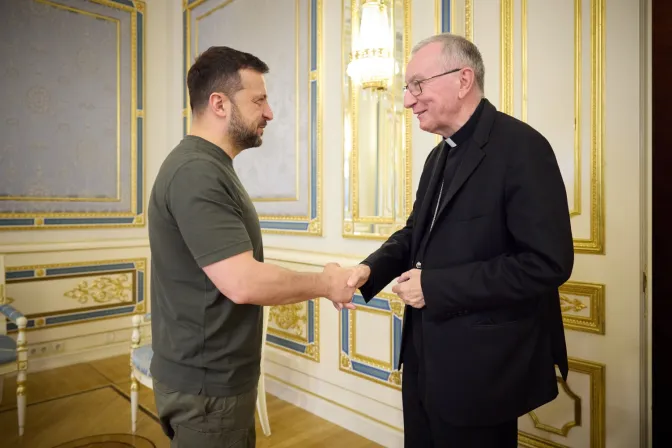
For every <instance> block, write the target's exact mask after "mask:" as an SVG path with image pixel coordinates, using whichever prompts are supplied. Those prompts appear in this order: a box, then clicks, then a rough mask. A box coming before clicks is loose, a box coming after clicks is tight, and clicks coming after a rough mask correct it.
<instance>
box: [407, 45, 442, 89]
mask: <svg viewBox="0 0 672 448" xmlns="http://www.w3.org/2000/svg"><path fill="white" fill-rule="evenodd" d="M441 64H442V58H441V45H440V44H439V43H438V42H436V43H431V44H429V45H426V46H424V47H422V48H421V49H419V50H418V51H417V52H416V53H415V54H414V55H413V56H412V57H411V60H410V61H409V62H408V66H407V67H406V79H407V80H408V81H413V80H416V79H422V78H425V77H427V76H430V75H431V74H433V72H435V71H436V70H437V68H438V67H440V66H441Z"/></svg>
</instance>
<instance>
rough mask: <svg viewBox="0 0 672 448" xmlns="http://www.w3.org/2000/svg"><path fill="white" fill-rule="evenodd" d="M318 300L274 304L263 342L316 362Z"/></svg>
mask: <svg viewBox="0 0 672 448" xmlns="http://www.w3.org/2000/svg"><path fill="white" fill-rule="evenodd" d="M319 317H320V301H319V299H314V300H309V301H307V302H302V303H295V304H291V305H281V306H274V307H272V308H271V312H270V316H269V319H268V335H267V336H266V342H267V343H268V344H269V345H270V346H272V347H276V348H279V349H281V350H285V351H288V352H290V353H294V354H298V355H300V356H303V357H305V358H308V359H311V360H313V361H316V362H320V328H319V321H320V319H319Z"/></svg>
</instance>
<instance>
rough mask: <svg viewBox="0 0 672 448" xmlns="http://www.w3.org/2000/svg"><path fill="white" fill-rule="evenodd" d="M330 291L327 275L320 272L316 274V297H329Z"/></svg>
mask: <svg viewBox="0 0 672 448" xmlns="http://www.w3.org/2000/svg"><path fill="white" fill-rule="evenodd" d="M330 289H331V281H330V278H329V274H327V273H326V272H320V273H319V274H317V295H319V296H320V297H329V293H330Z"/></svg>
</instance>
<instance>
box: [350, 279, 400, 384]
mask: <svg viewBox="0 0 672 448" xmlns="http://www.w3.org/2000/svg"><path fill="white" fill-rule="evenodd" d="M374 299H383V300H387V301H388V303H389V308H390V309H389V311H388V310H382V309H376V308H373V307H371V306H368V305H359V306H358V307H357V309H356V310H347V315H348V336H347V341H348V347H347V349H348V354H346V353H345V352H344V347H343V323H342V321H341V320H342V319H343V315H344V314H343V312H341V313H339V325H338V333H339V338H338V340H339V342H338V343H339V353H340V362H339V370H341V371H343V372H346V373H348V374H350V375H354V376H356V377H359V378H362V379H365V380H367V381H372V382H375V383H377V384H382V385H384V386H387V387H390V388H392V389H396V390H401V375H402V373H401V372H400V371H399V370H396V366H395V363H394V355H395V353H394V350H395V346H394V345H395V341H394V319H395V318H398V319H400V320H403V310H404V307H403V305H401V304H400V303H399V302H400V300H399V298H398V297H397V296H396V294H391V293H387V292H381V293H379V294H378V295H377V296H376V297H375V298H374ZM357 312H365V313H370V314H376V315H382V316H386V317H389V318H390V347H389V349H390V361H389V362H387V361H382V360H380V359H375V358H373V357H370V356H366V355H361V354H358V353H357V324H356V313H357ZM399 343H400V344H401V332H400V335H399ZM352 361H355V362H357V363H360V364H364V365H366V366H369V367H373V368H375V369H379V370H382V371H385V372H389V378H388V380H387V381H384V380H382V379H380V378H377V377H375V376H373V375H365V374H363V373H360V372H357V371H355V370H354V369H353V367H352Z"/></svg>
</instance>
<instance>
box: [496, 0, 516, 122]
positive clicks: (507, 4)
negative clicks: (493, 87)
mask: <svg viewBox="0 0 672 448" xmlns="http://www.w3.org/2000/svg"><path fill="white" fill-rule="evenodd" d="M513 2H514V0H500V1H499V8H500V53H499V57H500V105H499V110H501V111H502V112H504V113H505V114H509V115H513V113H514V109H513Z"/></svg>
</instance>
